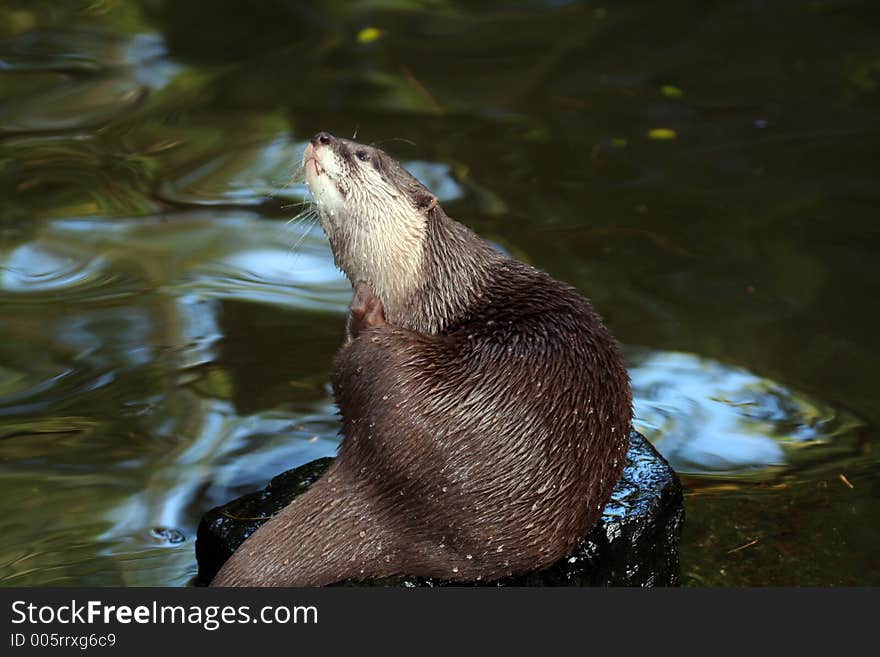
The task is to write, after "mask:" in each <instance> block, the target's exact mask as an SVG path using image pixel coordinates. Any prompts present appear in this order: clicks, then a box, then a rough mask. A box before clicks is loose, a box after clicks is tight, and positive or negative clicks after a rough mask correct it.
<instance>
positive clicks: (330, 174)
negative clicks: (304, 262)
mask: <svg viewBox="0 0 880 657" xmlns="http://www.w3.org/2000/svg"><path fill="white" fill-rule="evenodd" d="M303 167H304V168H305V178H306V183H307V184H308V186H309V189H310V190H311V192H312V196H313V198H314V203H315V207H316V209H317V211H318V216H319V217H320V219H321V225H322V226H323V228H324V232H326V233H327V237H328V238H329V239H330V245H331V246H332V247H333V256H334V258H335V260H336V264H337V266H338V267H339V268H340V269H341V270H342V271H344V272H345V274H346V275H347V276H348V278H349V280H351V282H352V283H353V284H356V283H357V282H358V281H361V280H363V281H366V282H367V283H369V284H370V286H371V287H372V288H373V291H374V293H375V294H376V296H377V297H378V298H379V299H380V300H381V301H382V303H383V305H384V306H385V308H386V313H388V312H389V311H390V312H391V313H392V314H393V313H394V309H395V308H396V307H400V306H402V305H403V304H405V302H406V299H407V296H408V295H409V294H411V293H412V292H413V291H414V290H415V289H416V288H417V287H418V285H419V283H420V281H421V271H422V262H423V257H424V253H425V234H426V228H427V221H428V213H429V211H430V210H431V209H432V208H433V207H434V206H436V204H437V199H436V197H435V196H434V195H433V194H431V192H429V191H428V190H427V189H426V188H425V187H424V185H422V184H421V183H420V182H419V181H418V180H416V179H415V177H414V176H412V174H410V173H409V172H408V171H407V170H406V169H404V168H403V167H402V166H400V164H398V162H397V161H396V160H394V159H393V158H392V157H390V156H389V155H387V154H386V153H384V152H383V151H381V150H379V149H378V148H375V147H373V146H367V145H366V144H359V143H357V142H354V141H350V140H348V139H339V138H338V137H334V136H332V135H330V134H328V133H326V132H320V133H318V134H317V135H315V136H314V137H312V140H311V142H310V143H309V145H308V146H307V147H306V151H305V154H304V156H303Z"/></svg>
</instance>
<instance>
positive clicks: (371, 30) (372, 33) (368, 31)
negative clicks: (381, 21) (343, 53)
mask: <svg viewBox="0 0 880 657" xmlns="http://www.w3.org/2000/svg"><path fill="white" fill-rule="evenodd" d="M381 37H382V30H380V29H379V28H378V27H365V28H364V29H362V30H361V31H360V32H358V35H357V40H358V43H372V42H373V41H376V40H377V39H380V38H381Z"/></svg>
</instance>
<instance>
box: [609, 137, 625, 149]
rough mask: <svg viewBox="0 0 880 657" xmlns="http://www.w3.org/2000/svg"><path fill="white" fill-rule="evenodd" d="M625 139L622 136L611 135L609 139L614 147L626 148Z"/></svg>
mask: <svg viewBox="0 0 880 657" xmlns="http://www.w3.org/2000/svg"><path fill="white" fill-rule="evenodd" d="M626 143H627V142H626V139H624V138H623V137H613V138H612V139H611V145H612V146H614V147H615V148H626Z"/></svg>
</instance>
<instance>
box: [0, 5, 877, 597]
mask: <svg viewBox="0 0 880 657" xmlns="http://www.w3.org/2000/svg"><path fill="white" fill-rule="evenodd" d="M878 17H880V16H878V13H877V9H876V7H875V6H874V3H871V2H867V1H865V2H857V1H852V2H843V1H840V2H821V1H817V2H811V3H787V2H781V1H780V2H770V1H766V2H742V3H728V4H726V5H721V6H719V5H715V4H706V3H700V2H681V3H673V4H669V3H666V4H657V3H648V2H628V3H621V4H620V6H612V5H607V6H602V5H600V4H597V3H577V2H552V1H543V2H538V1H537V0H536V1H527V0H523V1H519V2H504V3H502V2H467V3H465V2H444V1H442V0H437V1H431V2H405V1H403V0H384V1H382V0H376V1H368V2H360V3H349V2H293V1H285V0H277V1H274V2H266V3H238V2H231V1H224V2H215V3H212V4H211V9H210V11H208V10H206V9H205V5H204V4H203V3H200V2H195V1H194V0H182V1H181V0H178V1H175V2H170V1H165V0H141V1H139V2H138V1H128V2H126V1H118V2H110V1H109V0H108V1H106V2H100V1H99V2H94V1H93V0H89V1H88V2H86V1H82V2H80V1H78V0H74V1H72V2H68V3H57V2H49V1H40V0H36V1H34V0H31V1H28V2H24V1H21V2H6V3H4V4H3V5H2V6H0V190H2V193H0V498H2V499H3V500H4V513H3V516H2V518H0V535H2V537H3V538H2V539H0V583H2V584H5V585H29V584H36V585H42V584H67V585H86V584H92V585H96V584H97V585H100V584H169V585H182V584H185V583H186V582H187V581H188V580H189V579H190V577H191V576H192V575H193V574H194V572H195V563H194V556H193V544H192V543H193V539H194V529H195V526H196V524H197V522H198V518H199V517H200V515H201V513H202V512H204V510H206V509H207V508H209V507H211V506H213V505H215V504H218V503H221V502H223V501H226V500H228V499H229V498H230V497H233V496H235V495H237V494H239V493H241V492H244V491H246V490H249V489H251V488H253V487H255V486H257V485H261V484H262V483H264V482H265V481H266V480H267V479H268V478H270V477H271V476H272V475H274V474H276V473H277V472H279V471H281V470H283V469H286V468H289V467H292V466H294V465H297V464H299V463H302V462H304V461H307V460H309V459H312V458H315V457H318V456H324V455H327V454H332V453H333V451H334V449H335V445H336V440H337V438H336V430H337V425H336V421H335V414H334V408H333V404H332V397H331V395H330V394H329V390H328V387H327V381H328V378H329V369H330V363H331V358H332V355H333V352H334V350H335V348H336V346H337V345H338V343H339V340H340V338H341V335H342V318H343V315H344V310H345V306H346V303H347V301H348V295H349V292H348V287H347V283H346V282H345V281H344V280H343V279H342V278H341V276H340V275H339V274H338V273H337V272H336V271H335V270H334V268H333V264H332V258H331V255H330V253H329V249H328V246H327V244H326V242H325V240H324V239H323V237H322V235H321V234H320V231H319V230H318V229H317V228H316V227H315V226H313V225H310V224H308V223H305V222H296V221H294V222H290V221H289V220H290V219H291V218H293V217H295V216H296V215H297V213H298V211H299V204H300V203H301V202H302V201H303V199H304V195H305V190H304V189H303V187H302V185H300V184H296V183H294V182H292V180H291V174H292V172H293V168H294V165H295V162H296V161H297V160H298V158H299V153H300V150H301V148H302V145H303V143H304V140H305V139H307V138H308V137H309V136H310V135H311V134H312V133H314V132H316V131H317V130H321V129H326V130H330V131H331V132H335V133H339V134H353V133H354V132H355V131H357V133H358V135H359V137H360V138H361V139H364V140H367V141H375V142H382V143H383V144H384V147H385V148H387V149H388V150H390V151H391V152H393V153H394V154H395V155H396V156H398V157H399V158H400V159H402V160H404V161H405V162H406V163H407V164H408V166H410V167H411V168H412V169H413V170H414V172H416V173H417V174H418V175H419V177H420V178H422V179H423V180H425V182H427V183H428V184H429V186H430V187H431V188H432V189H434V190H435V191H436V192H437V193H438V194H439V195H440V197H441V199H442V200H443V202H444V205H445V207H446V208H447V211H448V212H449V213H450V214H452V215H453V216H455V217H457V218H459V219H460V220H462V221H464V222H465V223H467V224H468V225H470V226H472V227H474V228H475V229H477V230H478V231H479V232H481V233H482V234H483V235H485V236H486V237H488V238H490V239H492V240H493V241H495V242H496V243H498V244H499V245H500V246H501V247H503V248H505V249H507V250H509V251H510V252H511V253H513V254H514V255H516V256H517V257H520V258H522V259H524V260H527V261H529V262H532V263H534V264H536V265H537V266H540V267H542V268H544V269H546V270H548V271H550V272H551V273H552V274H553V275H555V276H557V277H558V278H561V279H563V280H566V281H568V282H570V283H572V284H574V285H576V286H577V287H578V288H579V289H581V290H582V291H583V292H584V293H585V294H587V295H588V296H590V297H591V298H593V299H594V301H595V303H596V305H597V306H598V308H599V309H600V310H601V312H602V313H603V314H604V315H605V316H606V317H607V319H608V323H609V325H610V326H611V327H612V329H613V331H614V332H615V334H616V335H617V336H618V338H619V339H620V340H621V341H622V342H623V343H624V344H625V347H626V354H627V358H628V360H629V363H630V367H631V374H632V378H633V384H634V389H635V392H636V398H637V401H636V412H637V416H638V419H637V425H638V427H639V428H640V429H641V430H642V431H644V432H645V433H646V435H648V436H649V437H650V438H651V439H652V440H653V441H654V442H655V444H656V445H657V446H658V448H660V449H661V451H663V452H664V454H665V455H666V456H667V458H669V459H670V461H671V462H672V463H673V464H674V465H675V466H676V468H677V469H678V470H679V472H681V473H682V475H683V480H684V482H685V484H686V489H687V491H686V495H687V498H686V500H687V514H688V520H687V525H686V528H685V535H684V544H683V549H682V579H683V581H684V582H685V583H686V584H691V585H702V584H713V585H749V584H766V583H770V584H856V583H871V584H877V583H880V567H878V566H880V564H878V557H877V556H876V549H875V546H876V545H877V544H878V541H880V528H878V522H877V518H878V517H880V501H878V497H880V464H878V458H877V454H876V452H877V447H876V445H877V430H876V427H877V423H878V421H880V401H878V399H880V395H878V386H877V383H876V381H875V372H876V370H877V369H878V365H880V355H878V353H877V350H876V345H877V341H876V337H875V336H876V328H875V327H876V326H877V323H878V319H880V308H878V298H880V294H878V292H880V285H878V283H880V270H878V268H877V266H876V254H877V252H878V250H877V247H878V241H880V240H878V238H880V231H878V228H877V226H878V224H877V221H876V215H877V211H876V208H877V206H878V202H880V188H878V186H877V167H876V164H875V160H876V153H877V152H878V151H880V131H878V130H877V125H878V124H877V120H876V117H877V115H878V111H880V41H878V40H877V38H876V29H875V27H874V26H876V24H877V21H876V19H877V18H878ZM366 28H375V29H373V30H370V31H367V32H365V31H364V30H365V29H366ZM377 30H378V31H377Z"/></svg>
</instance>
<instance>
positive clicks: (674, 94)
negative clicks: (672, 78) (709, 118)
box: [660, 84, 684, 98]
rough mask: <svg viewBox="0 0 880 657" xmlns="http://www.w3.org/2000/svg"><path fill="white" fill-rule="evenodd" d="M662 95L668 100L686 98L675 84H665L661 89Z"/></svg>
mask: <svg viewBox="0 0 880 657" xmlns="http://www.w3.org/2000/svg"><path fill="white" fill-rule="evenodd" d="M660 93H661V94H663V95H664V96H666V97H667V98H681V97H682V96H684V92H683V91H682V90H681V89H680V88H679V87H676V86H675V85H674V84H664V85H663V86H662V87H660Z"/></svg>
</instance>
